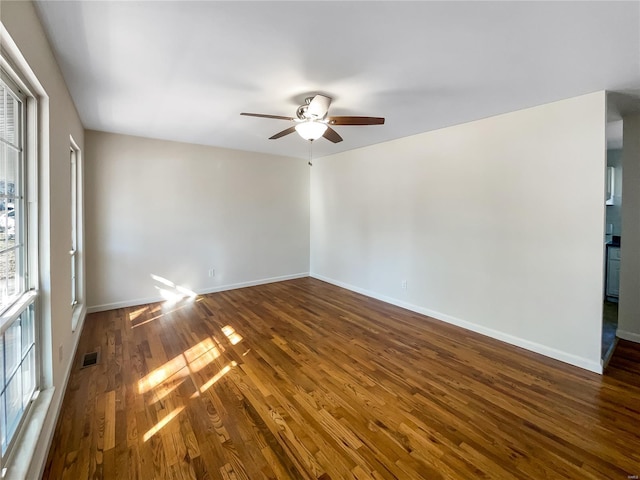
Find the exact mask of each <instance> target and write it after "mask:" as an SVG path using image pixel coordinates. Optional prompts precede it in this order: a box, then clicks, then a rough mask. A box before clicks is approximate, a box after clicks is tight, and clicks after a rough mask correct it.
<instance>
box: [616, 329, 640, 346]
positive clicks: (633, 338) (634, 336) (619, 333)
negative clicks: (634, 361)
mask: <svg viewBox="0 0 640 480" xmlns="http://www.w3.org/2000/svg"><path fill="white" fill-rule="evenodd" d="M616 337H618V338H621V339H623V340H629V341H630V342H635V343H640V333H633V332H628V331H626V330H620V329H619V328H618V330H616Z"/></svg>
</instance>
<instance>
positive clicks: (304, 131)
mask: <svg viewBox="0 0 640 480" xmlns="http://www.w3.org/2000/svg"><path fill="white" fill-rule="evenodd" d="M327 128H328V127H327V124H326V123H321V122H317V121H315V120H305V121H304V122H301V123H299V124H297V125H296V132H298V135H300V136H301V137H302V138H304V139H305V140H317V139H319V138H320V137H321V136H322V135H324V132H325V131H326V130H327Z"/></svg>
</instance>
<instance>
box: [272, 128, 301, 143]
mask: <svg viewBox="0 0 640 480" xmlns="http://www.w3.org/2000/svg"><path fill="white" fill-rule="evenodd" d="M295 131H296V126H295V125H294V126H293V127H289V128H287V129H286V130H282V131H281V132H278V133H276V134H275V135H273V136H272V137H269V140H275V139H277V138H280V137H284V136H285V135H289V134H290V133H293V132H295Z"/></svg>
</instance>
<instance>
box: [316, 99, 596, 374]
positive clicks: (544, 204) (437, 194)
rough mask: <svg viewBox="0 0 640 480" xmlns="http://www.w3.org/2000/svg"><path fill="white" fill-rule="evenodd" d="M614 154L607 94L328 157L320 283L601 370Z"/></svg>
mask: <svg viewBox="0 0 640 480" xmlns="http://www.w3.org/2000/svg"><path fill="white" fill-rule="evenodd" d="M390 121H391V119H390ZM605 153H606V139H605V94H604V92H598V93H594V94H590V95H586V96H581V97H577V98H573V99H569V100H564V101H560V102H556V103H552V104H548V105H543V106H539V107H535V108H530V109H527V110H522V111H518V112H514V113H509V114H505V115H500V116H496V117H492V118H488V119H485V120H480V121H476V122H472V123H468V124H464V125H459V126H455V127H451V128H446V129H443V130H438V131H434V132H429V133H424V134H421V135H416V136H412V137H408V138H403V139H400V140H396V141H392V142H387V143H383V144H379V145H374V146H371V147H367V148H362V149H359V150H354V151H351V152H346V153H342V154H338V155H334V156H330V157H324V158H322V159H319V160H316V161H315V162H314V166H313V169H312V173H311V264H310V270H311V275H312V276H315V277H317V278H321V279H324V280H327V281H330V282H332V283H335V284H338V285H342V286H345V287H347V288H351V289H353V290H356V291H360V292H363V293H365V294H368V295H371V296H374V297H378V298H381V299H384V300H386V301H389V302H392V303H396V304H399V305H402V306H405V307H407V308H410V309H413V310H416V311H419V312H422V313H426V314H429V315H431V316H433V317H436V318H439V319H442V320H445V321H448V322H451V323H455V324H458V325H462V326H465V327H467V328H470V329H472V330H476V331H479V332H482V333H485V334H488V335H491V336H494V337H496V338H499V339H502V340H505V341H508V342H511V343H514V344H517V345H521V346H523V347H525V348H529V349H531V350H534V351H537V352H540V353H543V354H545V355H549V356H551V357H554V358H558V359H561V360H563V361H566V362H569V363H572V364H575V365H579V366H582V367H584V368H587V369H591V370H593V371H600V370H601V367H600V336H601V323H602V316H601V315H602V288H603V235H604V216H605V211H604V201H603V198H604V175H605V165H606V163H605V162H606V155H605ZM403 280H406V281H407V289H406V290H403V289H402V288H401V282H402V281H403Z"/></svg>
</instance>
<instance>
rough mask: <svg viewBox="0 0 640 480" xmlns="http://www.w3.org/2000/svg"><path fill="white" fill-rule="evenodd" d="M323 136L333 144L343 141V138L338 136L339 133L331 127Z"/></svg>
mask: <svg viewBox="0 0 640 480" xmlns="http://www.w3.org/2000/svg"><path fill="white" fill-rule="evenodd" d="M322 136H323V137H324V138H326V139H327V140H329V141H331V142H333V143H338V142H341V141H342V137H341V136H340V135H338V132H336V131H335V130H334V129H333V128H331V127H329V126H327V129H326V130H325V131H324V135H322Z"/></svg>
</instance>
